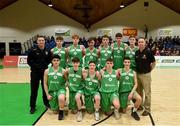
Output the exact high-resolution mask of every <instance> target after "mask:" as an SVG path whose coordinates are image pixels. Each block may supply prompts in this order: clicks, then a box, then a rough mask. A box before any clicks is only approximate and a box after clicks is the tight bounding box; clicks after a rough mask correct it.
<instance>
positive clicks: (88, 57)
mask: <svg viewBox="0 0 180 126" xmlns="http://www.w3.org/2000/svg"><path fill="white" fill-rule="evenodd" d="M97 59H98V56H97V49H96V48H94V49H93V51H92V52H91V51H90V49H89V48H87V49H86V56H85V58H84V67H85V68H89V61H94V62H95V63H97Z"/></svg>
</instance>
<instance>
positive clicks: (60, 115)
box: [58, 110, 64, 120]
mask: <svg viewBox="0 0 180 126" xmlns="http://www.w3.org/2000/svg"><path fill="white" fill-rule="evenodd" d="M63 119H64V111H63V110H59V115H58V120H63Z"/></svg>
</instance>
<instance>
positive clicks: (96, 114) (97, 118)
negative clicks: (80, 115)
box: [94, 111, 100, 121]
mask: <svg viewBox="0 0 180 126" xmlns="http://www.w3.org/2000/svg"><path fill="white" fill-rule="evenodd" d="M94 117H95V120H96V121H99V120H100V118H99V112H98V111H95V112H94Z"/></svg>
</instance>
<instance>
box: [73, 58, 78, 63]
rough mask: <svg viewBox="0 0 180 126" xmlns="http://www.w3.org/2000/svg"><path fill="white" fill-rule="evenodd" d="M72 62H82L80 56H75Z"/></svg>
mask: <svg viewBox="0 0 180 126" xmlns="http://www.w3.org/2000/svg"><path fill="white" fill-rule="evenodd" d="M72 62H73V63H79V62H80V60H79V58H78V57H74V58H73V59H72Z"/></svg>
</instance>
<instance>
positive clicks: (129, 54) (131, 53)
mask: <svg viewBox="0 0 180 126" xmlns="http://www.w3.org/2000/svg"><path fill="white" fill-rule="evenodd" d="M137 50H138V47H136V46H135V47H134V48H133V49H131V48H130V47H128V48H127V49H126V53H125V57H129V58H130V60H131V66H130V68H131V69H133V70H134V69H135V68H136V62H135V52H136V51H137Z"/></svg>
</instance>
